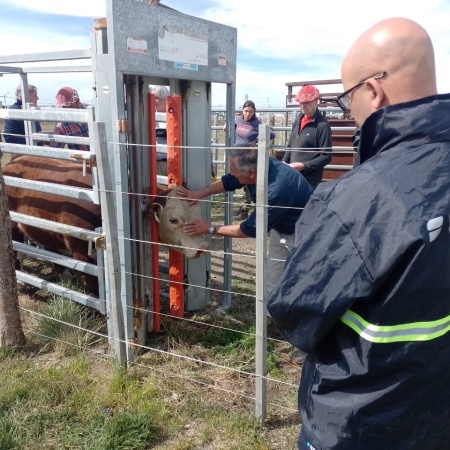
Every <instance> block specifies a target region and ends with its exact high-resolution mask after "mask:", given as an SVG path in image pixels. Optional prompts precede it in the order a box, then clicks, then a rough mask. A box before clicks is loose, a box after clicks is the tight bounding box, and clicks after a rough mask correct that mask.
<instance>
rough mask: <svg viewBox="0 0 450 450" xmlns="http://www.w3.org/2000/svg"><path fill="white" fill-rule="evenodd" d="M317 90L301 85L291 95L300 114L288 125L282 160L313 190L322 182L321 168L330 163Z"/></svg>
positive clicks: (328, 137)
mask: <svg viewBox="0 0 450 450" xmlns="http://www.w3.org/2000/svg"><path fill="white" fill-rule="evenodd" d="M319 97H320V93H319V90H318V89H317V88H316V87H314V86H311V85H305V86H303V87H302V88H301V89H300V90H299V91H298V93H297V95H296V96H295V100H296V101H297V102H298V103H299V104H300V111H301V114H299V115H298V116H297V118H296V119H295V120H294V123H293V124H292V131H291V135H290V137H289V142H288V145H287V147H288V149H290V150H287V151H286V153H285V154H284V156H283V161H284V162H286V163H287V164H290V165H291V166H292V167H293V168H294V169H296V170H298V171H299V172H301V173H302V174H303V175H304V177H305V178H306V179H307V181H308V183H309V184H310V185H311V186H312V188H313V189H315V188H316V187H317V185H318V184H319V183H320V182H321V181H322V178H323V169H324V167H325V166H326V165H327V164H329V163H330V161H331V150H332V144H331V127H330V124H329V123H328V121H327V119H326V118H325V117H324V116H323V115H322V113H321V112H320V111H319Z"/></svg>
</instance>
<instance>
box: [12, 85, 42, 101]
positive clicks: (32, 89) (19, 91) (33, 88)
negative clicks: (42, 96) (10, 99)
mask: <svg viewBox="0 0 450 450" xmlns="http://www.w3.org/2000/svg"><path fill="white" fill-rule="evenodd" d="M33 92H37V87H36V86H34V85H33V84H29V85H28V93H29V94H32V93H33ZM16 99H17V100H22V85H21V84H19V86H17V87H16Z"/></svg>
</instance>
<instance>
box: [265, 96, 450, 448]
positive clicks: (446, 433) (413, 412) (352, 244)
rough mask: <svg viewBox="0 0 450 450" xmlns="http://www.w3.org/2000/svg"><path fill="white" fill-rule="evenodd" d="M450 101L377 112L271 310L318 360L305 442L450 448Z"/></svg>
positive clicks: (303, 239)
mask: <svg viewBox="0 0 450 450" xmlns="http://www.w3.org/2000/svg"><path fill="white" fill-rule="evenodd" d="M449 117H450V94H447V95H442V96H440V95H436V96H433V97H428V98H424V99H420V100H415V101H412V102H408V103H403V104H399V105H393V106H388V107H385V108H382V109H380V110H378V111H376V112H375V113H373V114H372V115H371V116H370V117H369V118H368V119H367V120H366V121H365V122H364V124H363V126H362V128H361V140H360V145H359V152H360V155H359V156H360V162H361V164H360V165H359V166H357V167H356V168H354V169H353V170H352V171H350V172H348V173H347V174H346V175H344V176H343V177H341V178H339V179H338V180H335V181H330V182H327V183H324V184H322V185H319V186H318V188H317V189H316V190H315V191H314V194H313V195H312V196H311V199H310V201H309V203H308V204H307V206H306V207H305V210H304V212H303V214H302V216H301V218H300V220H299V222H298V223H297V226H296V230H295V239H294V245H293V248H292V250H291V252H290V254H289V257H288V259H287V262H286V268H285V271H284V273H283V276H282V278H281V280H280V281H279V283H278V285H277V286H275V288H274V289H273V291H272V293H271V294H270V296H269V300H268V311H269V312H270V314H271V316H272V318H273V319H274V321H275V322H276V324H277V327H278V328H279V329H280V331H281V332H282V334H283V335H284V336H285V337H286V339H287V340H288V341H289V342H290V343H291V344H293V345H294V346H296V347H298V348H300V349H302V350H303V351H305V352H307V353H309V354H308V356H307V358H306V361H305V364H304V367H303V370H302V376H301V382H300V389H299V410H300V413H301V417H302V423H303V426H302V433H305V435H306V438H307V440H309V441H310V443H311V444H312V445H313V446H314V447H315V448H317V449H318V450H322V449H333V450H379V449H399V450H400V449H401V450H423V449H429V450H438V449H447V448H449V446H450V444H449V443H450V388H449V387H450V357H449V355H450V269H449V268H450V230H449V228H450V120H449Z"/></svg>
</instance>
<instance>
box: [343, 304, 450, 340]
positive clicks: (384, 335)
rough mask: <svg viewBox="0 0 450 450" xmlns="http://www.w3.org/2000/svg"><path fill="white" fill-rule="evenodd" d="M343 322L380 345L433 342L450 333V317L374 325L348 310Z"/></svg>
mask: <svg viewBox="0 0 450 450" xmlns="http://www.w3.org/2000/svg"><path fill="white" fill-rule="evenodd" d="M341 321H342V322H343V323H345V324H346V325H347V326H349V327H350V328H351V329H352V330H354V331H356V333H358V334H359V336H361V337H362V338H363V339H365V340H367V341H370V342H376V343H378V344H390V343H392V342H409V341H410V342H414V341H431V340H432V339H436V338H438V337H440V336H442V335H444V334H445V333H447V332H448V331H450V316H447V317H444V318H443V319H439V320H433V321H430V322H414V323H407V324H404V325H387V326H380V325H372V324H371V323H369V322H366V321H365V320H364V319H363V318H362V317H361V316H360V315H358V314H356V313H355V312H353V311H351V310H348V311H347V312H346V313H345V314H344V315H343V316H342V317H341Z"/></svg>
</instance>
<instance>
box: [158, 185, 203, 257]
mask: <svg viewBox="0 0 450 450" xmlns="http://www.w3.org/2000/svg"><path fill="white" fill-rule="evenodd" d="M149 213H150V219H151V218H152V216H153V218H154V219H155V220H156V221H157V222H158V236H159V241H160V242H161V243H165V244H170V245H171V247H170V248H171V249H173V250H175V251H182V253H184V255H185V256H186V257H187V258H198V257H200V256H202V255H203V254H204V253H205V251H206V250H208V243H207V241H206V239H205V237H204V236H200V235H189V234H186V232H185V231H184V230H183V227H184V224H185V223H188V222H192V221H194V220H195V219H197V218H199V217H200V207H199V206H198V204H195V205H192V206H188V202H187V201H186V200H183V199H181V198H180V197H179V196H178V194H177V193H176V189H175V186H174V187H173V188H171V189H168V190H166V191H165V192H160V193H159V194H158V196H157V197H156V198H155V200H154V202H152V203H151V206H150V209H149ZM172 246H173V247H172Z"/></svg>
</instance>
